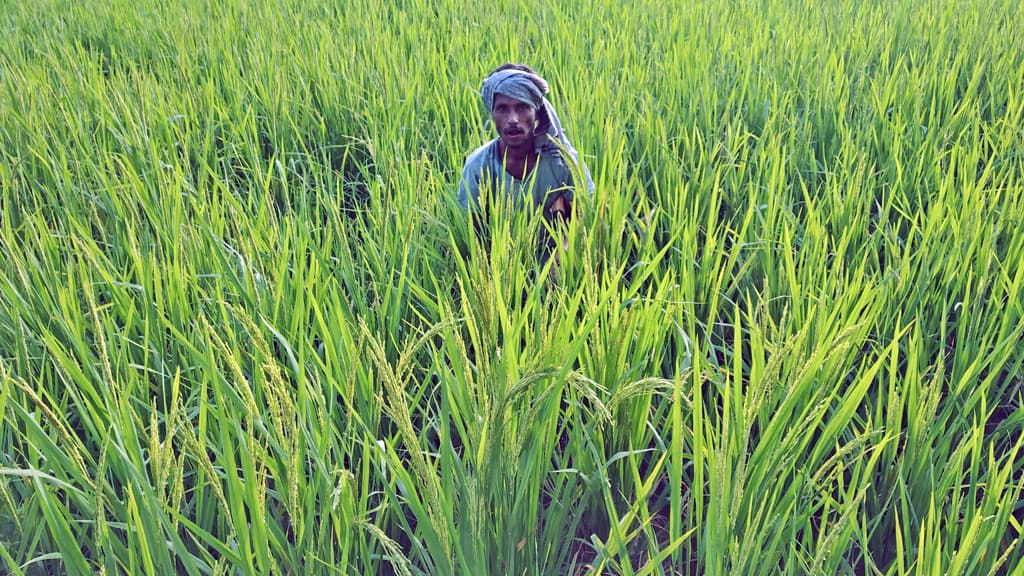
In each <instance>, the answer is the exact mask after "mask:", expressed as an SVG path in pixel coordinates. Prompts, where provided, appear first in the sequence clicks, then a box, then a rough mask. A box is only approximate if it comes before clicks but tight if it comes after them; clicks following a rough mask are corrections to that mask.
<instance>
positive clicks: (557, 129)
mask: <svg viewBox="0 0 1024 576" xmlns="http://www.w3.org/2000/svg"><path fill="white" fill-rule="evenodd" d="M547 93H548V83H547V82H546V81H545V80H544V79H543V78H541V77H540V76H538V75H537V74H531V73H529V72H524V71H522V70H500V71H498V72H495V73H494V74H491V75H490V76H488V77H487V78H484V82H483V86H481V88H480V97H481V98H482V99H483V101H484V107H486V108H487V112H488V113H490V112H491V111H492V110H494V96H495V95H496V94H504V95H505V96H508V97H509V98H515V99H516V100H519V101H520V102H525V103H527V104H529V105H531V106H533V107H534V109H536V110H543V111H544V115H545V116H547V121H546V122H545V121H543V120H542V121H541V124H540V125H538V127H537V131H536V132H535V133H534V145H535V147H536V150H537V152H538V153H539V154H543V155H545V156H552V157H554V158H557V159H562V154H561V152H560V151H559V146H558V144H560V145H561V146H563V147H565V149H566V151H568V152H569V155H570V157H571V158H572V159H573V161H575V160H576V157H577V156H576V149H575V148H573V147H572V144H570V143H569V139H568V138H566V137H565V132H563V131H562V124H561V122H559V120H558V114H556V113H555V109H554V108H552V107H551V102H549V101H548V99H547V98H546V97H545V96H544V95H545V94H547ZM555 142H558V144H555ZM562 160H563V161H564V159H562Z"/></svg>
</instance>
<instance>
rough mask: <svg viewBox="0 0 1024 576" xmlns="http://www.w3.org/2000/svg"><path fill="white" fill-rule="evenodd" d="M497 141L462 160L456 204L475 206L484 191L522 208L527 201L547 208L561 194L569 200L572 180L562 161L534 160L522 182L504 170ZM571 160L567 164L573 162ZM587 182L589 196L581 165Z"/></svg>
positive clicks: (589, 183) (543, 157) (590, 188)
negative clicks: (463, 164)
mask: <svg viewBox="0 0 1024 576" xmlns="http://www.w3.org/2000/svg"><path fill="white" fill-rule="evenodd" d="M499 140H500V139H499V138H495V139H494V140H491V141H490V142H488V143H487V144H484V145H483V146H481V147H479V148H477V149H476V150H474V151H473V153H472V154H470V155H469V158H467V159H466V165H465V167H463V169H462V178H461V179H460V180H459V196H458V200H459V204H460V205H461V206H462V207H463V208H466V209H468V208H469V207H470V206H474V207H475V206H478V205H479V202H480V191H481V190H482V189H487V190H488V193H489V194H492V195H493V194H504V195H506V196H507V197H508V201H509V202H510V203H511V204H512V205H514V206H523V205H524V204H525V202H526V201H527V199H529V201H530V207H531V208H536V207H538V206H541V205H550V204H551V203H552V202H554V200H555V199H556V198H558V196H559V194H558V193H561V194H562V195H564V196H565V197H566V198H567V199H569V200H571V199H572V194H573V179H572V173H571V172H570V171H569V168H568V166H567V163H566V162H563V161H561V159H560V158H554V157H552V156H550V155H547V154H541V155H540V156H539V157H538V158H537V164H536V165H535V166H534V167H533V170H532V171H530V173H529V174H527V175H526V177H525V178H523V179H522V180H520V179H518V178H515V177H513V176H512V175H511V174H509V173H508V172H506V171H505V166H504V163H503V160H504V159H503V158H502V157H501V155H500V154H499V153H498V142H499ZM576 161H577V159H576V158H575V157H573V158H572V159H571V162H576ZM581 168H582V169H583V173H584V175H585V176H586V179H587V191H588V193H593V191H594V183H593V181H591V178H590V173H589V171H587V167H586V165H585V164H584V165H582V166H581Z"/></svg>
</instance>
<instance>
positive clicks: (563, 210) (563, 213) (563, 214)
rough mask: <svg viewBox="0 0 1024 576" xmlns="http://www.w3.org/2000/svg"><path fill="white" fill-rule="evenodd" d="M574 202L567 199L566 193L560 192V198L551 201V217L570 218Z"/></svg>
mask: <svg viewBox="0 0 1024 576" xmlns="http://www.w3.org/2000/svg"><path fill="white" fill-rule="evenodd" d="M571 208H572V203H571V202H570V201H569V200H568V199H566V197H565V194H559V195H558V198H555V201H554V202H552V203H551V217H552V218H554V219H558V220H568V219H569V212H570V209H571Z"/></svg>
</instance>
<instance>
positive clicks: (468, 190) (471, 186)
mask: <svg viewBox="0 0 1024 576" xmlns="http://www.w3.org/2000/svg"><path fill="white" fill-rule="evenodd" d="M474 172H475V174H474ZM479 198H480V171H479V170H475V171H474V170H471V169H470V164H469V163H468V162H467V163H466V166H465V167H464V168H463V169H462V177H460V178H459V195H458V200H459V206H462V208H463V209H464V210H469V207H470V204H472V205H473V206H476V204H477V202H478V201H479Z"/></svg>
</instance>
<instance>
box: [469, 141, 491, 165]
mask: <svg viewBox="0 0 1024 576" xmlns="http://www.w3.org/2000/svg"><path fill="white" fill-rule="evenodd" d="M497 144H498V139H497V138H495V139H494V140H491V141H490V142H487V143H486V144H484V145H483V146H480V147H479V148H477V149H476V150H473V151H472V152H470V153H469V156H467V157H466V168H470V167H473V166H475V167H478V168H479V167H481V166H484V165H486V164H488V163H489V162H490V161H491V158H493V157H494V148H495V146H497Z"/></svg>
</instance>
